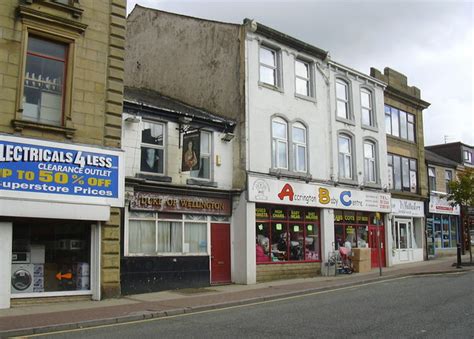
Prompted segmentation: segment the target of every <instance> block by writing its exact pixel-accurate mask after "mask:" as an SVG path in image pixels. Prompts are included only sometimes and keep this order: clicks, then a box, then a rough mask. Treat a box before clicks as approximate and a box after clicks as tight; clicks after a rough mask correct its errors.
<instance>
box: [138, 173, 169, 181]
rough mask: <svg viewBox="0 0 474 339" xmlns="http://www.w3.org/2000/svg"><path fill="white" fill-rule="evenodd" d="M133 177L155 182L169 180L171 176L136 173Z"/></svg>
mask: <svg viewBox="0 0 474 339" xmlns="http://www.w3.org/2000/svg"><path fill="white" fill-rule="evenodd" d="M135 177H137V178H140V179H146V180H150V181H157V182H171V177H168V176H166V175H162V174H152V173H136V174H135Z"/></svg>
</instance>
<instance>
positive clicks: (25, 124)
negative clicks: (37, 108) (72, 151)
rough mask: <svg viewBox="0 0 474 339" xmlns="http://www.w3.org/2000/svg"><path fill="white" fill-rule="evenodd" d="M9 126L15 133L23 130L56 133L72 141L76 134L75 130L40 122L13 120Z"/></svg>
mask: <svg viewBox="0 0 474 339" xmlns="http://www.w3.org/2000/svg"><path fill="white" fill-rule="evenodd" d="M11 124H12V126H13V128H14V129H15V131H17V132H22V131H23V129H25V128H27V129H28V128H31V129H37V130H41V131H46V132H56V133H64V135H65V136H66V138H68V139H72V138H73V137H74V134H75V132H76V129H75V128H70V127H64V126H56V125H49V124H43V123H40V122H35V121H29V120H20V119H15V120H12V121H11Z"/></svg>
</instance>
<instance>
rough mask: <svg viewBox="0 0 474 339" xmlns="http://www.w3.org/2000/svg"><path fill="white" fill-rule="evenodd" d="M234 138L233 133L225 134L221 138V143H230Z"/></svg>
mask: <svg viewBox="0 0 474 339" xmlns="http://www.w3.org/2000/svg"><path fill="white" fill-rule="evenodd" d="M234 137H235V134H233V133H226V134H224V136H223V137H222V138H221V140H222V141H225V142H231V141H232V139H234Z"/></svg>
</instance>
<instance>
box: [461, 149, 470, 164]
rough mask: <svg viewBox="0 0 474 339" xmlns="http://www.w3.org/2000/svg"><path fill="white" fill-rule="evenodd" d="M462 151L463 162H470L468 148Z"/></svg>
mask: <svg viewBox="0 0 474 339" xmlns="http://www.w3.org/2000/svg"><path fill="white" fill-rule="evenodd" d="M463 153H464V156H463V158H464V162H469V163H470V162H472V154H471V152H469V151H468V150H464V151H463Z"/></svg>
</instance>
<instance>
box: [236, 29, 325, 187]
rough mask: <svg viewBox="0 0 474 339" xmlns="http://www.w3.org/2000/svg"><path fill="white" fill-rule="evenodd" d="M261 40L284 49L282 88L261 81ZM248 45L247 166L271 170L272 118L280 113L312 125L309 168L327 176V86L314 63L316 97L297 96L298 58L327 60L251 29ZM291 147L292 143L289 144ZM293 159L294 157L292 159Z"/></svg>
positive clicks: (291, 119) (259, 169) (292, 119)
mask: <svg viewBox="0 0 474 339" xmlns="http://www.w3.org/2000/svg"><path fill="white" fill-rule="evenodd" d="M261 41H267V42H271V43H272V44H273V45H276V46H278V47H279V48H280V49H281V69H282V81H283V86H282V90H281V91H277V90H273V89H270V88H268V87H266V86H262V85H261V84H259V46H260V42H261ZM245 45H246V49H245V50H246V55H245V57H246V90H247V92H246V101H247V108H246V110H247V122H246V123H247V126H246V128H247V138H248V149H247V152H248V154H247V159H248V163H247V166H246V168H247V170H249V171H254V172H260V173H268V172H269V169H270V168H271V167H272V159H271V154H272V148H271V147H272V145H271V142H272V139H271V118H272V116H273V115H274V114H280V115H282V116H283V117H285V118H286V120H287V121H289V122H291V121H295V120H297V119H299V120H301V121H303V122H304V123H306V125H307V126H309V128H308V131H307V136H308V160H309V161H308V165H309V166H308V168H309V173H310V174H311V175H312V177H313V178H315V179H322V180H323V179H324V180H325V179H328V178H329V171H328V168H329V166H328V162H327V159H328V158H329V157H328V154H327V149H328V146H329V144H328V134H327V128H326V126H327V121H328V118H329V117H328V114H327V105H328V102H327V97H328V93H327V86H326V83H325V80H324V78H323V76H322V75H321V73H320V72H319V71H318V70H317V69H316V67H314V69H313V76H314V79H315V92H316V97H315V99H314V100H306V99H302V98H300V97H297V96H295V58H296V57H297V56H304V57H305V58H306V59H309V60H313V62H314V63H316V62H318V63H320V64H323V68H325V67H326V66H325V65H324V62H323V61H321V60H318V59H316V58H314V57H310V56H308V55H301V54H299V53H298V52H297V51H296V50H293V49H291V48H289V47H286V46H284V45H280V44H278V43H276V42H274V41H271V40H267V39H263V38H260V37H258V36H256V35H255V34H252V33H248V34H247V39H246V42H245ZM289 147H291V145H289ZM290 160H291V159H290Z"/></svg>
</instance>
